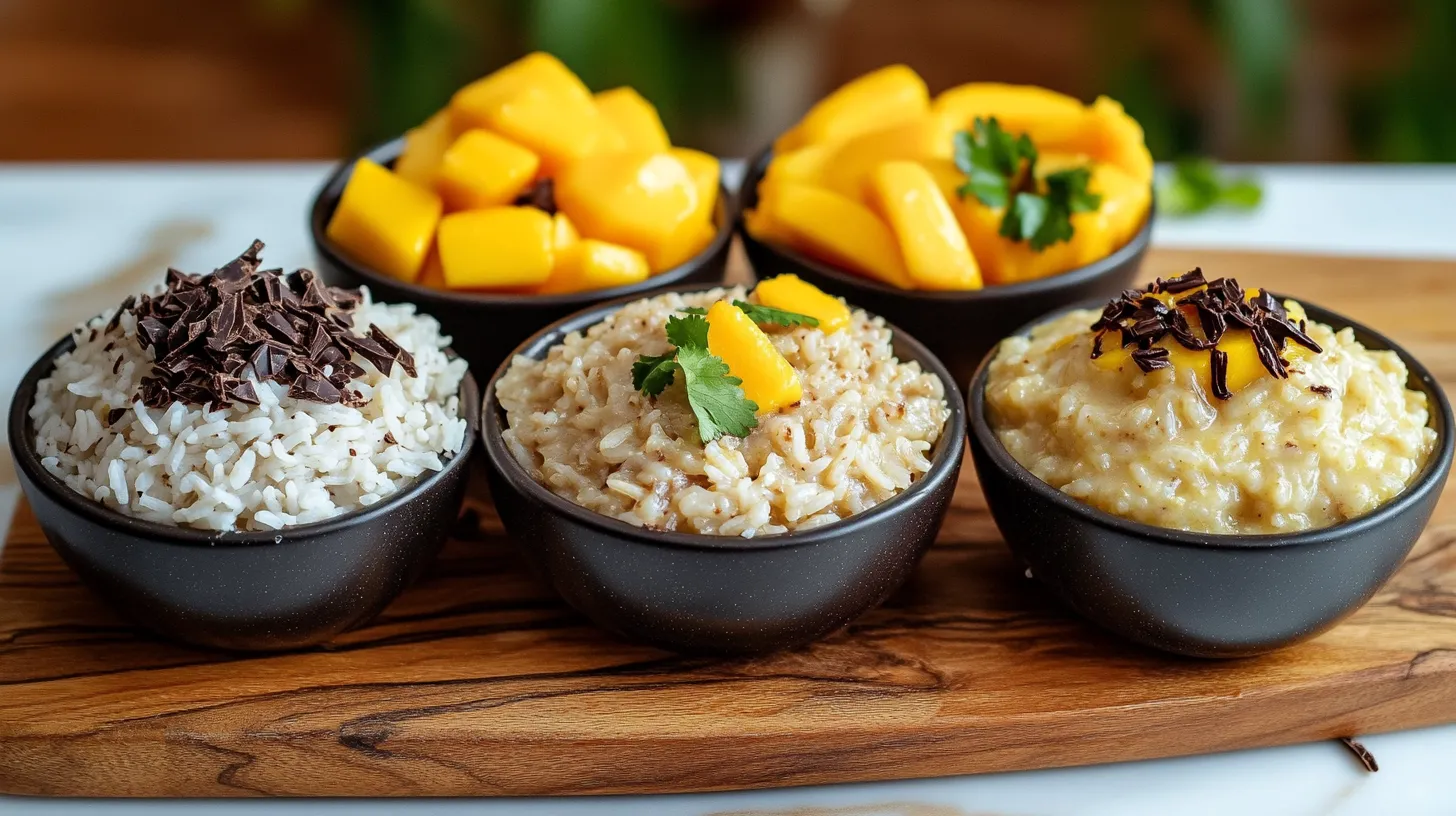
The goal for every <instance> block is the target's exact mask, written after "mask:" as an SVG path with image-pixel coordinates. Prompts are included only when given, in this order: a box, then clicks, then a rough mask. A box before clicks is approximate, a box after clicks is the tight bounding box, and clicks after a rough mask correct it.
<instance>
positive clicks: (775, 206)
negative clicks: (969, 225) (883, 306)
mask: <svg viewBox="0 0 1456 816" xmlns="http://www.w3.org/2000/svg"><path fill="white" fill-rule="evenodd" d="M758 218H762V219H766V220H767V221H768V222H769V223H771V224H772V227H771V230H772V231H773V232H775V233H780V234H786V235H788V236H791V245H792V246H794V247H795V248H797V249H799V250H800V251H802V252H804V253H805V254H808V255H812V256H813V257H816V258H818V259H820V260H822V261H825V262H827V263H831V264H834V265H835V266H838V267H841V268H843V269H845V270H848V271H850V272H855V273H858V274H861V275H864V276H866V277H869V278H871V279H873V280H877V281H879V282H880V283H884V284H888V285H890V286H896V287H899V288H901V289H914V288H915V283H914V282H913V281H912V280H911V279H910V275H909V273H907V272H906V271H905V261H904V258H903V257H902V256H901V254H900V245H899V244H898V243H896V241H895V235H894V233H893V232H891V231H890V227H889V226H888V225H887V224H886V223H885V222H884V221H882V220H880V217H879V216H878V215H875V214H874V212H873V211H871V210H870V208H869V207H866V206H865V205H863V204H861V203H859V202H858V201H855V200H853V199H850V198H847V197H845V196H842V195H840V194H838V193H835V192H831V191H829V190H825V189H823V188H822V187H812V186H810V185H807V184H797V183H792V182H786V183H784V184H778V185H774V187H773V188H772V190H771V194H770V195H768V196H766V197H763V198H760V199H759V215H758Z"/></svg>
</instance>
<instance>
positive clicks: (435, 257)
mask: <svg viewBox="0 0 1456 816" xmlns="http://www.w3.org/2000/svg"><path fill="white" fill-rule="evenodd" d="M415 283H417V284H419V285H420V286H428V287H430V288H431V289H448V288H450V287H449V286H447V285H446V284H445V267H443V266H441V265H440V253H439V251H438V250H437V249H435V248H434V247H431V248H430V254H428V255H426V256H425V262H424V263H423V264H421V265H420V276H419V277H418V278H415Z"/></svg>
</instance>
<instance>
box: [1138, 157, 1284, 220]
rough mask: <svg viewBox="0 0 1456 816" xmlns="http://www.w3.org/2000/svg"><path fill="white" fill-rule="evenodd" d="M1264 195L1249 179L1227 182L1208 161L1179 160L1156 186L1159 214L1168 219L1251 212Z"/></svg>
mask: <svg viewBox="0 0 1456 816" xmlns="http://www.w3.org/2000/svg"><path fill="white" fill-rule="evenodd" d="M1263 197H1264V191H1263V190H1262V189H1261V188H1260V187H1259V183H1258V181H1256V180H1255V179H1254V178H1253V177H1252V176H1236V177H1233V178H1226V177H1225V174H1224V173H1223V172H1222V171H1221V170H1220V169H1219V166H1218V164H1217V163H1215V162H1214V161H1213V160H1212V159H1207V158H1185V159H1179V160H1178V161H1177V162H1175V163H1174V165H1173V171H1172V173H1171V174H1169V176H1167V177H1166V178H1165V180H1164V181H1163V182H1162V183H1160V184H1158V210H1159V211H1160V212H1163V213H1167V214H1169V215H1196V214H1198V213H1201V212H1204V211H1207V210H1210V209H1214V208H1217V207H1227V208H1229V209H1234V210H1252V209H1254V208H1255V207H1257V206H1259V203H1260V201H1262V200H1263Z"/></svg>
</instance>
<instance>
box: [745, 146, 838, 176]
mask: <svg viewBox="0 0 1456 816" xmlns="http://www.w3.org/2000/svg"><path fill="white" fill-rule="evenodd" d="M835 148H836V146H835V145H831V144H816V145H807V146H805V147H800V148H797V149H794V150H790V151H788V152H787V153H775V154H774V156H773V158H772V159H769V162H768V167H767V168H765V169H764V172H763V180H764V181H766V182H775V181H802V182H804V183H805V184H818V185H821V186H822V185H823V184H824V169H825V167H827V166H828V161H829V157H830V156H832V155H833V154H834V151H835Z"/></svg>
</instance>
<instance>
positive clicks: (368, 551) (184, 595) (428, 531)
mask: <svg viewBox="0 0 1456 816" xmlns="http://www.w3.org/2000/svg"><path fill="white" fill-rule="evenodd" d="M72 348H74V344H73V342H72V340H71V338H70V337H67V338H65V339H64V340H62V341H61V342H59V343H57V344H56V345H54V346H52V347H51V349H50V350H49V351H47V352H46V353H45V354H44V355H43V356H42V357H41V358H40V360H39V361H37V362H36V364H35V365H33V366H31V369H30V371H28V372H26V375H25V377H24V379H22V380H21V383H20V389H19V390H18V391H17V392H16V394H15V400H14V402H13V403H12V404H11V406H10V450H11V453H12V455H13V456H14V457H15V464H16V468H15V469H16V471H17V472H18V473H19V475H20V485H21V487H22V488H23V489H24V490H25V496H26V498H27V499H29V501H30V506H31V509H32V510H33V511H34V512H35V517H36V519H37V521H39V522H40V527H41V529H42V530H43V531H44V532H45V536H46V539H47V540H49V541H50V543H51V546H53V547H55V548H56V551H57V552H58V553H60V554H61V557H62V558H64V559H65V560H66V563H68V564H70V566H71V568H72V569H74V570H75V571H76V573H77V574H78V575H80V576H81V578H82V580H84V581H85V582H86V583H87V584H88V585H90V586H91V588H92V589H94V590H95V591H96V592H97V593H98V594H100V595H102V596H103V597H105V598H106V599H107V600H108V601H110V602H111V603H112V605H113V606H115V607H116V609H117V611H119V612H121V613H122V614H123V615H125V616H126V617H129V618H131V619H133V620H135V621H136V622H138V623H140V624H142V625H144V626H146V627H148V628H150V629H153V630H155V631H157V632H159V633H161V634H163V635H166V636H167V637H171V638H175V639H177V640H181V641H184V642H187V643H192V644H195V645H199V646H211V647H217V648H223V649H235V650H245V651H264V650H278V649H294V648H299V647H303V646H309V645H312V644H316V643H320V642H322V641H325V640H328V639H329V638H331V637H333V636H334V635H337V634H339V633H340V632H343V631H344V630H346V629H350V628H352V627H355V626H358V625H360V624H362V623H364V622H365V621H368V620H369V619H370V618H372V617H374V616H375V615H376V614H378V613H379V611H380V610H382V609H383V608H384V607H385V606H386V605H387V604H388V603H389V602H390V601H391V600H393V599H394V598H395V596H397V595H398V594H399V593H400V592H401V591H402V590H403V589H404V588H405V587H406V586H407V585H408V584H409V583H410V581H412V580H413V579H414V578H415V576H416V575H418V574H419V573H420V571H421V570H422V569H423V568H424V567H425V565H426V564H428V563H429V561H430V559H432V558H433V557H434V555H435V553H436V552H437V551H438V550H439V548H440V545H441V544H443V543H444V541H445V538H446V536H447V535H448V534H449V532H450V531H451V529H452V528H453V526H454V524H455V520H456V517H457V516H458V515H459V512H460V503H461V500H462V499H463V498H464V496H465V481H466V475H467V474H468V473H469V469H468V467H467V462H468V460H469V459H470V454H471V451H472V450H473V449H474V445H473V444H471V440H473V439H474V438H475V433H476V430H477V427H478V425H477V423H478V421H479V416H480V391H479V388H478V387H477V386H476V383H475V380H474V379H473V378H471V377H470V376H469V375H468V374H467V375H466V377H465V380H464V381H463V382H462V383H461V386H460V410H461V412H462V416H463V417H464V418H465V420H466V422H467V423H468V427H467V429H466V437H465V439H466V446H465V449H464V450H463V451H461V452H460V453H459V454H457V455H456V456H455V457H453V458H452V459H450V460H449V461H447V462H446V463H445V468H444V469H443V470H441V471H438V472H436V473H430V474H426V475H423V476H421V477H420V479H419V481H417V482H416V483H415V484H413V485H411V486H409V487H408V488H406V489H404V490H402V491H400V492H398V493H396V494H394V495H393V496H390V497H389V498H386V499H384V500H383V501H381V502H379V503H378V504H375V505H372V506H370V507H367V508H364V509H362V510H357V511H353V512H350V513H347V514H345V515H342V516H339V517H337V518H333V519H330V520H328V521H323V522H318V523H315V524H302V525H298V526H296V527H288V528H285V529H283V530H279V531H277V532H276V533H274V532H246V533H209V532H207V531H205V530H197V529H192V528H187V527H173V526H169V525H165V524H158V523H155V522H150V521H143V520H141V519H136V518H132V517H130V516H125V515H122V514H121V513H119V512H117V511H115V510H112V509H110V508H108V507H106V506H104V505H102V504H99V503H97V502H94V501H92V500H90V499H88V498H86V497H85V496H82V495H81V494H80V493H77V492H76V491H74V490H72V489H71V488H70V487H68V486H66V484H65V483H64V482H62V481H61V480H60V479H57V478H56V477H55V476H53V475H51V474H50V472H48V471H47V470H46V469H45V468H44V467H42V466H41V464H40V459H39V457H38V456H36V453H35V428H34V426H33V424H32V422H31V420H30V417H29V416H28V413H29V411H30V406H31V404H32V403H33V402H34V401H35V391H36V384H37V383H38V382H39V381H40V380H41V379H43V378H45V377H46V376H47V375H49V374H50V372H51V369H52V367H53V366H54V360H55V358H56V357H57V356H59V355H60V354H62V353H64V352H66V351H70V350H71V349H72Z"/></svg>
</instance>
